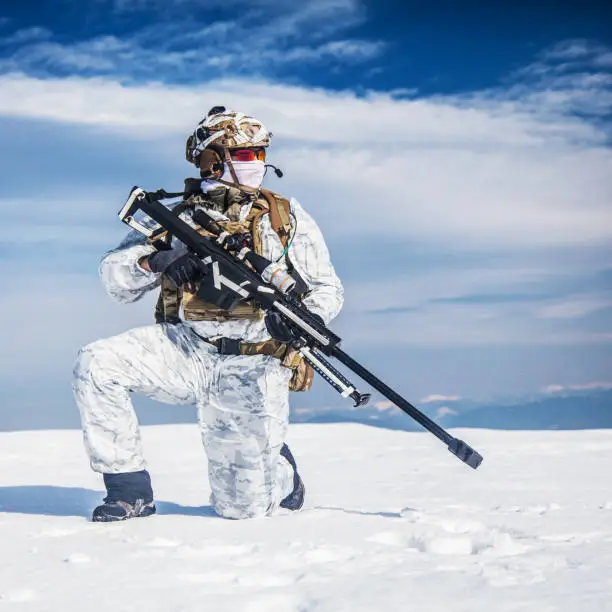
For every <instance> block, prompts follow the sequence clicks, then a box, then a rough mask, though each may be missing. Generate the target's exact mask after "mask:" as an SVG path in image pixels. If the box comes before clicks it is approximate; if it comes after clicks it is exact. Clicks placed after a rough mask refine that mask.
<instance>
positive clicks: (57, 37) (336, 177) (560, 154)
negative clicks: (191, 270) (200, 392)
mask: <svg viewBox="0 0 612 612" xmlns="http://www.w3.org/2000/svg"><path fill="white" fill-rule="evenodd" d="M5 4H6V3H5ZM519 4H520V5H521V6H520V7H516V6H513V5H512V3H495V5H493V3H485V2H465V3H451V2H427V3H426V2H391V1H389V0H385V1H382V2H376V3H374V2H366V1H361V0H328V1H324V0H313V1H310V2H304V3H296V2H288V1H281V2H279V1H275V2H273V1H272V0H251V1H250V2H245V1H243V0H230V1H226V2H221V1H220V0H219V1H216V0H212V1H211V0H208V1H206V2H204V1H199V0H189V1H187V0H165V1H164V2H162V1H161V0H135V1H132V2H128V1H127V0H114V1H113V0H93V1H90V2H75V1H73V0H57V1H56V2H37V3H31V2H21V3H12V5H8V6H6V5H3V6H2V7H1V8H0V159H1V160H2V164H1V165H0V181H1V184H2V193H1V194H0V211H1V212H2V216H3V227H4V229H5V232H4V240H3V243H2V245H1V246H0V270H1V271H2V273H3V278H4V279H5V280H4V284H3V285H4V292H3V293H4V295H3V300H2V304H1V305H0V310H1V311H2V315H3V319H4V320H5V321H14V322H15V324H14V325H13V324H9V325H8V326H6V327H5V332H4V334H3V335H4V338H3V342H2V345H1V346H0V364H1V366H2V370H1V372H0V386H1V387H2V390H3V396H4V397H6V398H9V401H8V402H6V403H5V404H4V405H3V406H2V407H0V426H1V425H2V419H3V415H4V418H5V421H6V419H8V416H7V415H8V413H9V412H10V413H11V414H19V415H23V418H22V421H23V420H24V419H25V420H28V419H30V418H31V420H32V423H34V422H35V421H36V420H37V419H38V420H40V419H42V418H43V417H44V418H45V419H47V420H49V419H50V418H52V416H53V415H55V414H58V415H71V416H70V417H67V418H70V419H71V418H73V417H74V410H75V409H74V406H73V405H72V403H71V398H70V391H69V384H70V371H71V367H72V361H73V359H74V354H75V352H76V350H77V349H78V347H79V346H81V345H83V344H85V343H87V342H89V341H91V340H93V339H95V338H98V337H101V336H104V335H109V334H112V333H119V332H120V331H122V330H124V329H126V328H128V327H130V326H133V325H141V324H146V323H148V322H149V321H150V320H151V313H150V310H151V308H152V304H151V300H149V301H146V302H143V303H139V304H135V305H131V306H122V305H117V304H114V303H112V302H111V301H110V298H107V297H106V296H105V294H104V293H103V291H102V289H101V287H100V285H99V282H98V280H97V277H96V267H97V262H98V260H99V257H100V255H101V254H102V253H103V252H104V251H105V250H107V249H109V248H111V247H112V246H114V244H115V243H116V242H117V241H118V240H119V239H120V238H121V236H122V234H123V228H122V227H121V226H120V224H119V223H118V221H117V219H116V216H115V213H116V211H117V210H118V208H119V206H120V204H121V203H122V201H123V200H124V199H125V197H126V194H127V193H128V192H129V189H130V188H131V187H132V185H134V184H139V185H141V186H143V187H145V188H147V189H154V188H158V187H161V186H163V187H165V188H167V189H170V190H174V189H178V187H179V186H180V185H181V182H182V179H183V178H184V177H185V176H187V175H189V173H190V172H191V169H190V167H189V166H188V165H187V164H186V162H185V161H184V159H183V147H184V140H185V137H186V135H187V134H188V133H189V132H190V131H191V130H192V129H193V126H194V125H195V124H196V123H197V121H198V120H199V119H200V117H201V116H202V114H203V113H204V112H205V111H206V110H208V108H210V107H211V106H213V105H215V104H225V105H226V106H231V107H236V108H239V109H240V110H244V111H245V112H248V113H251V114H254V115H256V116H258V117H260V118H261V119H262V120H263V121H264V122H265V123H266V125H267V126H268V127H269V128H270V129H271V130H272V132H274V134H275V137H274V146H273V149H272V151H271V159H273V162H274V163H277V164H278V165H279V166H281V167H282V168H283V170H284V171H285V173H286V176H285V178H284V179H282V181H279V180H278V179H276V178H274V177H272V178H271V179H270V182H269V184H268V186H269V187H271V188H273V189H277V190H278V191H281V192H283V193H284V194H286V195H292V196H295V197H297V198H298V199H299V200H300V201H301V202H302V204H303V205H304V206H305V207H306V208H307V209H308V210H309V211H310V212H311V213H312V214H313V216H314V217H315V218H316V219H317V221H318V222H319V223H320V225H321V226H322V228H323V230H324V232H325V234H326V236H327V239H328V243H329V247H330V250H331V253H332V258H333V261H334V263H335V265H336V267H337V269H338V272H339V274H340V275H341V277H342V279H343V280H344V282H345V285H346V295H347V302H346V306H345V309H344V312H343V313H342V315H341V316H340V317H339V319H338V321H337V322H336V323H335V324H334V329H336V330H337V331H338V332H339V333H341V335H343V337H344V338H345V342H344V347H345V349H346V350H347V351H348V352H350V353H352V354H354V355H355V356H357V357H358V358H360V359H361V360H362V361H363V362H364V363H365V364H366V365H370V366H371V367H372V369H373V370H374V371H376V372H377V373H378V374H380V375H382V376H383V378H386V379H387V380H389V382H391V383H394V384H396V385H397V386H398V387H400V389H401V390H402V391H403V392H404V393H405V395H406V396H407V397H408V398H409V399H411V400H413V401H415V402H417V403H418V401H419V400H420V399H422V398H425V397H427V396H429V395H434V394H438V395H442V396H449V397H451V396H452V397H455V396H462V397H474V398H480V399H487V398H493V397H500V396H509V395H521V394H531V393H535V392H538V391H539V390H541V389H545V388H549V387H550V385H560V386H572V385H574V386H575V385H579V386H580V385H593V384H595V383H597V384H600V385H606V384H612V383H610V382H609V381H611V380H612V257H611V256H612V247H611V245H612V241H611V240H612V211H611V209H610V207H611V202H612V185H611V183H612V181H611V179H610V177H611V176H612V151H611V149H610V125H611V124H610V119H611V115H610V110H611V109H612V32H611V27H612V26H611V25H610V24H612V19H611V15H610V10H607V9H605V8H604V5H603V3H589V2H580V3H579V2H574V3H572V2H567V3H558V2H557V3H553V2H549V3H547V2H540V3H537V6H536V7H533V6H527V4H526V3H519ZM559 4H561V5H562V6H559ZM505 5H507V6H505ZM295 401H296V405H298V406H299V405H302V406H313V405H315V406H316V405H317V404H320V405H328V404H330V403H332V402H335V401H337V398H336V397H335V396H334V395H332V394H331V392H330V391H328V390H327V389H326V388H325V387H322V386H319V387H318V388H317V390H315V391H314V392H313V393H311V394H307V395H304V396H300V397H296V398H295ZM50 415H51V416H50ZM58 418H60V417H59V416H58Z"/></svg>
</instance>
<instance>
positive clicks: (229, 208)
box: [154, 188, 291, 323]
mask: <svg viewBox="0 0 612 612" xmlns="http://www.w3.org/2000/svg"><path fill="white" fill-rule="evenodd" d="M232 192H234V190H228V189H225V188H222V189H221V190H219V192H218V193H215V192H212V193H209V194H204V195H200V194H198V195H193V196H190V197H189V198H187V199H186V200H185V201H184V202H182V203H181V204H179V205H178V206H177V207H176V208H175V209H174V212H175V214H177V215H178V214H181V213H182V212H184V211H187V210H194V209H195V207H196V206H204V207H206V208H209V209H213V210H217V211H219V212H223V214H225V216H227V217H228V220H223V221H217V224H218V225H219V226H220V227H221V228H222V229H223V230H224V231H226V232H228V233H229V234H250V236H251V239H252V243H253V246H252V248H253V250H254V251H255V252H256V253H257V254H258V255H261V254H262V240H261V232H260V223H261V219H262V218H263V217H264V215H269V217H270V225H271V226H272V229H273V230H274V231H275V232H276V234H277V236H278V238H279V240H280V242H281V244H282V246H283V248H287V245H288V243H289V236H290V232H291V220H290V216H289V210H290V208H289V201H288V200H287V199H286V198H283V197H282V196H280V195H278V194H276V193H273V192H272V191H269V190H266V189H262V190H261V192H260V195H261V197H259V198H258V199H257V200H255V201H254V202H253V203H252V205H251V209H250V211H249V214H248V215H247V217H246V218H245V219H244V220H239V217H240V210H241V209H242V207H243V206H244V205H245V202H244V199H243V196H242V195H241V194H236V193H232ZM196 229H197V231H198V232H199V233H200V234H201V235H202V236H212V234H211V233H210V232H208V231H206V230H205V229H203V228H202V227H199V226H196ZM158 239H160V236H154V240H158ZM196 293H197V285H196ZM196 293H190V292H188V291H186V290H185V289H184V288H183V287H177V286H176V285H174V284H173V283H172V282H171V281H170V280H169V279H168V278H167V277H165V276H162V281H161V290H160V294H159V297H158V300H157V304H156V306H155V322H156V323H177V322H178V321H179V320H180V311H181V308H182V311H183V318H184V319H185V320H186V321H231V320H234V319H251V320H253V319H261V318H262V317H263V312H262V311H261V310H260V309H259V308H257V307H256V306H255V304H253V303H252V302H241V303H239V304H238V305H237V306H236V307H235V308H233V309H232V310H231V311H230V310H225V309H223V308H220V307H218V306H216V305H215V304H212V303H210V302H206V301H204V300H203V299H201V298H200V297H198V295H197V294H196Z"/></svg>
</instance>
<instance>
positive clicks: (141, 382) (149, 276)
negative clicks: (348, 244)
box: [73, 199, 343, 518]
mask: <svg viewBox="0 0 612 612" xmlns="http://www.w3.org/2000/svg"><path fill="white" fill-rule="evenodd" d="M249 208H250V205H247V206H244V207H243V210H242V214H241V217H242V218H245V217H246V215H247V214H248V211H249ZM291 211H292V212H293V215H294V217H293V218H292V223H293V226H294V228H295V237H294V238H293V242H292V244H291V246H290V249H289V257H290V259H291V262H292V263H293V265H294V267H295V269H296V270H297V272H298V273H299V274H300V275H301V276H302V278H303V279H304V280H305V281H306V282H307V284H308V285H309V287H310V293H309V294H308V296H307V297H306V298H305V299H304V305H305V306H306V307H307V308H309V309H310V310H311V311H312V312H313V313H316V314H318V315H320V316H321V317H323V319H324V320H325V322H329V321H330V320H331V319H332V318H333V317H335V316H336V315H337V314H338V312H339V310H340V308H341V307H342V302H343V289H342V285H341V283H340V280H339V279H338V277H337V276H336V273H335V271H334V268H333V266H332V264H331V262H330V259H329V253H328V250H327V247H326V245H325V241H324V239H323V236H322V234H321V231H320V230H319V228H318V226H317V225H316V223H315V222H314V220H313V219H312V218H311V217H310V216H309V215H308V214H307V213H306V212H305V211H304V209H303V208H302V207H301V206H300V204H299V203H298V202H297V201H296V200H295V199H292V200H291ZM209 212H211V214H214V216H216V217H217V218H221V219H223V218H225V217H223V215H220V213H216V212H214V211H209ZM189 216H190V215H189V213H183V214H182V218H184V219H186V220H189ZM260 230H261V238H262V254H263V256H264V257H267V258H268V259H271V260H276V259H278V258H279V257H280V256H281V254H282V252H283V246H282V244H281V242H280V240H279V238H278V236H277V234H276V232H275V231H274V230H273V229H272V226H271V224H270V219H269V215H265V216H264V217H263V218H262V219H261V222H260ZM152 252H154V248H153V247H152V246H150V245H148V244H146V239H145V238H144V236H142V235H141V234H139V233H137V232H135V231H132V232H130V234H128V236H127V237H126V238H125V239H124V240H123V242H122V243H121V244H120V245H119V247H118V248H117V249H115V250H113V251H110V252H109V253H107V254H106V255H105V256H104V258H103V259H102V262H101V264H100V276H101V278H102V282H103V283H104V286H105V288H106V290H107V291H108V293H109V294H110V295H111V296H112V297H113V298H115V299H116V300H118V301H120V302H134V301H136V300H138V299H140V298H141V297H142V296H143V295H144V294H145V293H147V292H149V291H152V290H154V289H156V288H157V287H159V285H160V279H161V275H160V274H156V273H153V272H147V271H145V270H144V269H142V268H141V267H140V266H139V265H138V260H139V259H140V258H141V257H143V256H145V255H148V254H150V253H152ZM283 261H284V259H283ZM222 336H225V337H229V338H241V339H242V340H243V341H245V342H259V341H262V340H266V339H268V338H269V335H268V333H267V331H266V328H265V324H264V321H263V320H255V321H253V320H244V319H241V320H234V321H226V322H217V321H187V322H181V323H179V324H177V325H172V324H165V323H163V324H157V325H149V326H146V327H140V328H135V329H132V330H129V331H127V332H125V333H123V334H120V335H118V336H114V337H112V338H107V339H104V340H98V341H96V342H93V343H91V344H89V345H87V346H85V347H84V348H83V349H81V351H80V352H79V356H78V359H77V363H76V366H75V373H74V374H75V375H74V383H73V386H74V392H75V397H76V401H77V404H78V406H79V410H80V412H81V420H82V425H83V432H84V440H85V447H86V450H87V452H88V454H89V458H90V462H91V466H92V468H93V469H94V470H95V471H97V472H102V473H121V472H134V471H139V470H143V469H145V468H146V463H145V459H144V457H143V452H142V445H141V439H140V433H139V428H138V421H137V417H136V414H135V412H134V408H133V406H132V402H131V399H130V392H132V391H133V392H135V393H139V394H142V395H146V396H148V397H151V398H153V399H155V400H157V401H161V402H165V403H169V404H195V405H196V406H197V409H198V421H199V425H200V429H201V434H202V441H203V444H204V448H205V450H206V454H207V456H208V473H209V478H210V485H211V489H212V496H211V503H212V505H213V507H214V509H215V510H216V512H217V513H218V514H220V515H221V516H224V517H227V518H248V517H256V516H263V515H266V514H271V513H272V512H274V510H275V509H276V508H277V507H278V505H279V503H280V502H281V500H282V499H284V498H285V497H286V496H287V495H289V493H291V491H292V490H293V470H292V468H291V467H290V466H289V464H288V463H287V461H286V460H285V459H284V458H282V457H281V456H280V454H279V453H280V449H281V446H282V444H283V442H284V441H285V437H286V434H287V427H288V419H289V402H288V381H289V378H290V376H291V371H290V370H288V369H287V368H284V367H282V366H281V365H280V361H279V360H278V359H276V358H274V357H269V356H264V355H252V356H242V355H239V356H236V355H219V354H218V353H217V350H216V348H215V347H213V346H212V345H210V344H209V343H207V342H205V341H204V340H202V338H217V337H222Z"/></svg>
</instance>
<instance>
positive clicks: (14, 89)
mask: <svg viewBox="0 0 612 612" xmlns="http://www.w3.org/2000/svg"><path fill="white" fill-rule="evenodd" d="M107 44H108V45H110V46H111V47H112V46H113V45H117V46H118V47H120V42H119V41H107ZM566 86H567V87H569V85H566ZM578 90H580V92H581V93H580V95H581V96H583V97H584V96H587V97H588V100H589V101H588V104H587V105H586V106H588V107H590V108H599V107H603V105H604V102H605V101H606V100H607V99H608V96H609V87H608V82H607V81H606V80H605V79H604V78H603V76H602V78H601V79H599V80H597V79H595V80H592V81H591V82H590V85H589V89H587V90H584V89H583V88H582V86H581V85H580V86H579V87H578ZM521 91H523V93H521ZM534 92H535V93H534ZM539 94H541V96H542V97H540V99H539V102H538V104H534V96H535V95H538V90H537V88H536V89H534V88H533V87H532V88H530V89H527V88H526V86H524V85H521V86H520V88H519V89H516V87H514V86H512V87H510V88H509V89H504V88H498V89H496V90H494V91H492V90H486V91H482V92H473V93H471V94H470V95H469V96H465V95H447V96H431V97H423V96H421V97H418V96H412V97H409V98H406V97H403V96H402V97H396V96H394V95H393V94H388V93H381V92H369V93H367V94H364V95H357V94H355V93H353V92H349V91H340V92H331V91H325V90H321V89H312V88H308V87H301V86H297V85H282V84H278V83H271V82H269V81H266V80H262V79H257V80H253V79H241V78H235V79H224V80H215V81H211V82H208V83H205V84H202V85H198V86H180V85H167V84H162V83H148V84H125V83H121V82H118V81H117V80H113V79H110V78H78V77H72V78H67V79H60V78H54V79H37V78H33V77H31V76H27V75H24V74H18V73H16V74H8V75H3V76H1V77H0V113H1V114H3V115H5V116H18V117H24V118H26V117H28V118H38V119H46V120H51V121H63V122H68V123H77V124H78V123H81V124H85V125H90V126H95V127H96V128H97V129H104V130H110V131H114V132H115V133H120V134H121V135H122V137H124V138H140V139H143V140H146V139H147V138H150V136H149V135H150V133H151V132H152V131H155V133H156V134H157V135H159V134H163V133H165V134H167V135H168V137H170V136H172V135H174V136H175V137H176V138H177V140H182V138H183V137H184V135H185V134H186V133H188V132H189V131H190V130H191V129H192V127H193V124H194V123H195V121H197V119H198V118H199V117H200V116H201V115H202V114H203V112H204V111H205V110H206V108H208V106H209V105H211V104H212V103H219V101H222V102H223V103H225V104H226V105H228V106H233V107H236V108H241V109H247V110H248V112H250V113H253V114H255V115H257V116H260V117H261V118H262V119H263V120H264V121H265V122H266V123H267V124H268V125H269V126H270V127H271V129H272V131H273V132H274V133H275V134H276V135H277V136H278V138H277V143H278V144H277V148H276V151H277V153H278V154H279V157H281V158H282V157H284V162H285V164H284V165H285V169H286V175H287V176H288V177H293V178H291V185H292V187H294V188H295V191H294V193H296V194H299V193H309V192H310V191H311V188H310V187H309V185H310V184H311V177H313V176H315V177H317V183H318V185H319V192H320V193H325V194H326V198H327V199H329V200H330V201H333V202H350V203H351V204H350V211H351V212H350V216H348V218H346V219H344V222H343V223H341V224H338V223H336V220H337V219H338V216H339V214H340V213H339V211H340V210H341V209H339V208H338V206H337V205H335V206H333V207H325V208H324V210H323V213H322V214H323V215H324V217H323V221H324V222H326V223H329V224H330V225H334V228H335V229H334V231H336V232H338V233H342V232H345V233H347V234H348V233H352V232H356V231H357V232H359V233H367V232H368V231H369V230H370V228H371V225H372V212H373V209H372V202H376V203H377V204H376V210H377V211H379V212H381V213H384V215H385V224H384V226H382V227H381V228H380V229H379V232H382V233H383V234H387V235H394V234H396V235H402V236H404V237H406V238H410V239H412V240H416V241H418V242H419V243H421V242H422V241H425V242H427V241H430V240H435V241H436V242H438V243H441V244H450V245H452V246H453V248H458V247H461V246H462V245H463V248H464V249H471V248H493V247H500V246H504V245H507V246H513V247H517V246H519V245H523V246H530V247H536V248H538V247H539V248H541V249H547V248H551V247H553V246H555V245H587V244H588V245H593V244H596V243H598V244H606V243H609V241H610V239H611V238H612V222H611V214H610V210H609V207H608V206H607V203H608V202H609V201H610V197H611V196H612V189H611V187H610V181H609V176H610V174H612V153H611V150H610V148H609V147H608V146H606V143H607V131H606V129H605V128H604V127H600V126H598V125H597V124H596V123H593V122H592V121H590V120H589V119H588V118H586V117H584V116H579V115H576V114H575V113H574V112H573V106H571V105H570V106H569V107H568V105H567V103H566V102H567V100H566V101H565V102H559V100H558V99H557V98H556V97H555V96H551V95H550V92H548V91H547V90H546V88H544V89H543V90H541V91H540V92H539ZM570 97H571V96H570ZM204 102H206V104H204ZM180 146H182V143H181V145H178V144H177V149H178V148H180ZM440 297H444V296H440Z"/></svg>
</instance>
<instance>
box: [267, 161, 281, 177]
mask: <svg viewBox="0 0 612 612" xmlns="http://www.w3.org/2000/svg"><path fill="white" fill-rule="evenodd" d="M265 167H266V168H273V169H274V174H276V176H277V177H278V178H283V171H282V170H280V169H279V168H277V167H276V166H273V165H272V164H266V165H265Z"/></svg>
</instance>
